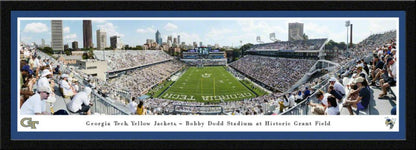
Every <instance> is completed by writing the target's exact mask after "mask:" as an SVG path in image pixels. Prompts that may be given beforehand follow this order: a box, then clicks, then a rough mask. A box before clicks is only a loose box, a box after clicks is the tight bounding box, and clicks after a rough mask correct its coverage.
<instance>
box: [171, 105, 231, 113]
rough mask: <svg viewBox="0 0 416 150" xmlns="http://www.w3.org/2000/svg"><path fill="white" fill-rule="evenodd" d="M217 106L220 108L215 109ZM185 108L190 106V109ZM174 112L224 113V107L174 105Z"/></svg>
mask: <svg viewBox="0 0 416 150" xmlns="http://www.w3.org/2000/svg"><path fill="white" fill-rule="evenodd" d="M215 107H217V108H219V109H214V108H215ZM184 108H188V110H186V109H184ZM172 114H200V115H222V114H224V107H223V106H220V105H206V106H201V105H198V106H192V105H174V106H173V111H172Z"/></svg>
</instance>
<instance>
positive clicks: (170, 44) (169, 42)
mask: <svg viewBox="0 0 416 150" xmlns="http://www.w3.org/2000/svg"><path fill="white" fill-rule="evenodd" d="M167 42H168V46H169V47H171V46H172V36H171V35H169V36H168V40H167Z"/></svg>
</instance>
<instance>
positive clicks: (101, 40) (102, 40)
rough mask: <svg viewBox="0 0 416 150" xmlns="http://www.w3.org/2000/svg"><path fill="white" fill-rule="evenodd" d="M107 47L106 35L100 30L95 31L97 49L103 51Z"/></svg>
mask: <svg viewBox="0 0 416 150" xmlns="http://www.w3.org/2000/svg"><path fill="white" fill-rule="evenodd" d="M106 47H107V34H106V33H105V32H104V31H102V30H97V49H99V50H103V49H105V48H106Z"/></svg>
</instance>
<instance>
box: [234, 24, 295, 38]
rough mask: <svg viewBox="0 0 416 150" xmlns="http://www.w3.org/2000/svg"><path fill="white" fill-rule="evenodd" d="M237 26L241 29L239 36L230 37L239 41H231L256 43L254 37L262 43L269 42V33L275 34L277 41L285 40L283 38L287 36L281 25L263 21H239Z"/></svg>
mask: <svg viewBox="0 0 416 150" xmlns="http://www.w3.org/2000/svg"><path fill="white" fill-rule="evenodd" d="M237 24H238V25H239V26H240V28H241V31H239V32H241V34H240V35H236V36H232V37H235V38H237V37H238V38H239V39H232V41H238V43H239V41H240V40H242V41H243V42H244V43H246V42H250V43H257V42H256V37H257V36H260V37H261V40H262V41H264V42H271V41H269V35H270V33H276V38H277V39H279V40H286V38H285V39H284V37H286V36H287V33H288V31H287V29H284V28H283V26H282V24H281V23H279V24H278V23H271V22H266V21H263V20H239V21H237Z"/></svg>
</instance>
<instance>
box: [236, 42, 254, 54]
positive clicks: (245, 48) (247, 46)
mask: <svg viewBox="0 0 416 150" xmlns="http://www.w3.org/2000/svg"><path fill="white" fill-rule="evenodd" d="M251 47H253V44H251V43H247V44H244V45H243V46H241V47H240V52H241V55H245V54H246V51H247V50H248V49H250V48H251ZM234 56H235V55H234Z"/></svg>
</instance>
